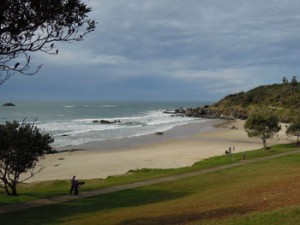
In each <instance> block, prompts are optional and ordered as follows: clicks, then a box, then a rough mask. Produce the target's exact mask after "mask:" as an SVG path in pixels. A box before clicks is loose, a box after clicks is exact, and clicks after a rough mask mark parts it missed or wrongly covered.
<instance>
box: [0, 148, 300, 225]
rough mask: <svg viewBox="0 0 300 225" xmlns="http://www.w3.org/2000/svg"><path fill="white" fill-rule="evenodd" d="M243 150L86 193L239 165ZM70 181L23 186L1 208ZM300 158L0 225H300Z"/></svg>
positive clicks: (33, 213) (64, 206) (97, 183)
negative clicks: (191, 165) (139, 181)
mask: <svg viewBox="0 0 300 225" xmlns="http://www.w3.org/2000/svg"><path fill="white" fill-rule="evenodd" d="M292 150H299V148H295V147H293V146H292V145H278V146H273V147H272V149H271V150H270V151H268V152H266V151H263V150H257V151H251V152H247V159H252V158H258V157H263V156H266V155H273V154H278V153H281V152H285V151H292ZM241 158H242V153H239V154H234V155H231V156H223V157H213V158H210V159H207V160H204V161H201V162H199V163H196V164H195V165H194V166H193V167H187V168H182V169H176V170H175V169H174V170H148V169H144V170H139V171H131V172H129V173H128V174H126V175H124V176H118V177H110V178H107V179H98V180H91V181H87V186H88V187H85V188H86V189H96V188H100V187H107V186H113V185H116V184H122V183H129V182H134V181H138V180H143V179H149V178H154V177H161V176H169V175H174V174H180V173H185V172H191V171H195V170H200V169H204V168H211V167H215V166H219V165H224V164H228V163H233V162H237V161H240V159H241ZM68 188H69V182H68V181H55V182H43V183H39V184H36V183H35V184H30V185H25V186H22V187H20V190H19V192H20V193H21V196H20V197H17V198H16V199H17V200H16V199H15V198H12V197H6V196H5V195H4V193H1V195H0V202H1V204H2V205H4V204H8V203H12V202H15V201H26V200H28V199H34V198H40V197H45V196H54V195H60V194H63V193H67V192H68ZM299 190H300V159H299V155H298V154H296V155H289V156H285V157H281V158H277V159H272V160H268V161H262V162H257V163H253V164H248V165H244V166H241V167H236V168H232V169H227V170H222V171H219V172H215V173H210V174H205V175H199V176H195V177H190V178H185V179H182V180H178V181H173V182H168V183H164V184H160V185H152V186H148V187H144V188H138V189H132V190H127V191H121V192H117V193H112V194H107V195H101V196H97V197H93V198H88V199H82V200H77V201H73V202H67V203H61V204H57V205H52V206H45V207H39V208H34V209H28V210H24V211H20V212H13V213H8V214H4V215H1V214H0V224H7V225H9V224H20V222H21V221H22V224H30V225H34V224H39V225H43V224H68V225H69V224H74V225H75V224H76V225H83V224H89V225H92V224H109V225H112V224H130V225H132V224H133V225H134V224H218V225H219V224H220V225H222V224H249V225H254V224H272V225H273V224H275V225H277V224H278V225H279V224H285V225H286V224H293V225H294V224H300V213H299V212H300V191H299Z"/></svg>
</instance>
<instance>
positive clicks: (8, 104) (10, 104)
mask: <svg viewBox="0 0 300 225" xmlns="http://www.w3.org/2000/svg"><path fill="white" fill-rule="evenodd" d="M6 106H16V105H15V104H14V103H11V102H7V103H4V104H3V107H6Z"/></svg>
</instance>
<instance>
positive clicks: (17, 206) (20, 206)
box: [0, 150, 300, 214]
mask: <svg viewBox="0 0 300 225" xmlns="http://www.w3.org/2000/svg"><path fill="white" fill-rule="evenodd" d="M299 153H300V150H296V151H291V152H285V153H280V154H277V155H272V156H266V157H262V158H257V159H252V160H242V161H240V162H237V163H232V164H228V165H224V166H218V167H214V168H210V169H203V170H199V171H195V172H190V173H185V174H180V175H174V176H168V177H162V178H155V179H149V180H145V181H140V182H135V183H130V184H124V185H118V186H113V187H108V188H102V189H98V190H93V191H85V192H81V193H80V195H78V196H77V197H76V196H74V195H61V196H57V197H52V198H49V199H38V200H34V201H28V202H22V203H14V204H8V205H5V206H1V207H0V214H4V213H9V212H15V211H20V210H25V209H30V208H35V207H41V206H46V205H54V204H59V203H62V202H67V201H75V200H78V199H83V198H89V197H93V196H98V195H104V194H109V193H113V192H118V191H124V190H129V189H134V188H141V187H146V186H150V185H155V184H161V183H166V182H172V181H177V180H180V179H184V178H188V177H194V176H198V175H203V174H208V173H213V172H217V171H221V170H225V169H230V168H234V167H238V166H243V165H247V164H250V163H256V162H261V161H266V160H270V159H275V158H280V157H283V156H287V155H293V154H299Z"/></svg>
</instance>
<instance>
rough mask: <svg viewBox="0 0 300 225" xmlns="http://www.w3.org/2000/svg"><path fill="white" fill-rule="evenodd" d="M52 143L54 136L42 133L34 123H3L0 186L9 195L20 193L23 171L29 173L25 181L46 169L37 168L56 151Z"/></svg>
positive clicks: (0, 135) (0, 131)
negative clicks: (41, 159)
mask: <svg viewBox="0 0 300 225" xmlns="http://www.w3.org/2000/svg"><path fill="white" fill-rule="evenodd" d="M52 142H53V139H52V137H51V136H50V135H49V134H43V133H42V132H40V130H39V129H38V128H37V127H36V125H35V124H34V123H26V122H24V121H23V122H22V123H19V122H17V121H14V122H12V123H10V122H6V124H1V125H0V187H1V188H4V189H5V191H6V193H7V194H8V195H17V184H18V183H19V182H20V175H21V174H23V173H26V176H25V177H24V179H23V180H22V181H25V180H27V179H29V178H31V177H33V176H34V175H35V174H36V173H38V172H40V171H41V170H42V169H43V168H42V167H39V169H38V170H35V168H36V165H37V162H38V160H39V159H40V158H41V157H42V156H44V154H46V153H51V152H52V151H53V150H52V148H51V146H50V145H49V144H50V143H52Z"/></svg>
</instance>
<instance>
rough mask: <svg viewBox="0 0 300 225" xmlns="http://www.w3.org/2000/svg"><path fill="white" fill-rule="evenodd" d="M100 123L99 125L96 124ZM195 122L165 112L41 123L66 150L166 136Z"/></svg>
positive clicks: (42, 127) (59, 145) (58, 145)
mask: <svg viewBox="0 0 300 225" xmlns="http://www.w3.org/2000/svg"><path fill="white" fill-rule="evenodd" d="M100 120H107V121H111V122H113V121H120V122H114V123H110V124H103V123H100V122H99V121H100ZM95 121H97V122H95ZM193 121H195V118H188V117H173V116H171V115H170V114H164V113H163V111H162V110H155V111H148V112H146V113H143V114H141V115H139V116H128V117H115V118H108V117H105V118H84V119H75V120H69V121H54V122H51V121H49V122H46V123H39V125H38V126H39V128H41V129H43V130H45V131H46V132H49V133H51V134H52V135H53V137H54V138H55V143H54V146H56V147H63V146H67V145H70V143H71V144H72V145H78V144H85V143H87V142H90V141H92V140H93V141H99V140H107V139H115V138H123V137H136V136H141V135H147V134H151V133H155V132H164V131H167V130H169V129H172V128H174V127H175V126H178V125H184V124H187V123H191V122H193Z"/></svg>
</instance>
